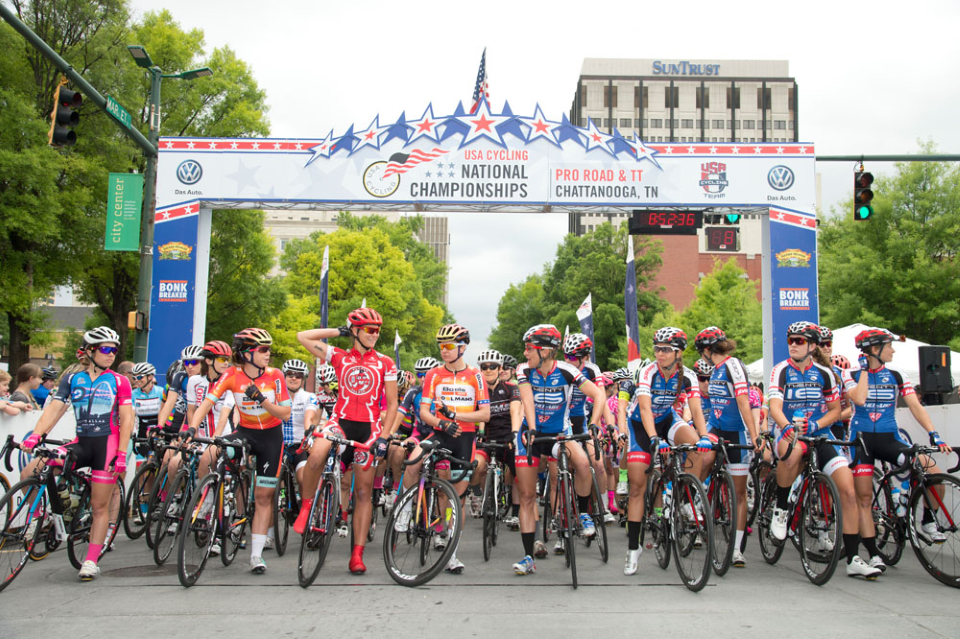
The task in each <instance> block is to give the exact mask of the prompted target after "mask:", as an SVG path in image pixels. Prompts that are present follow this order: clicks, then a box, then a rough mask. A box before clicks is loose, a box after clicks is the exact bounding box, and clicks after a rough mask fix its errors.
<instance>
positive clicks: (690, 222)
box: [628, 209, 703, 235]
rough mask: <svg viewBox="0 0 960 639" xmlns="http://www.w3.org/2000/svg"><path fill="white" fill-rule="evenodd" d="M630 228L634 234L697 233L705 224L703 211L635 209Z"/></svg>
mask: <svg viewBox="0 0 960 639" xmlns="http://www.w3.org/2000/svg"><path fill="white" fill-rule="evenodd" d="M628 226H629V230H630V233H632V234H633V235H696V234H697V229H699V228H700V227H701V226H703V211H658V210H651V209H640V210H635V211H633V216H632V217H631V218H630V222H629V225H628Z"/></svg>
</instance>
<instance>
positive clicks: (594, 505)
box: [587, 466, 610, 563]
mask: <svg viewBox="0 0 960 639" xmlns="http://www.w3.org/2000/svg"><path fill="white" fill-rule="evenodd" d="M590 475H591V477H592V478H593V491H592V493H591V496H592V499H591V500H590V518H591V519H593V527H594V528H595V529H596V531H597V534H596V535H595V538H596V540H597V548H599V549H600V559H601V560H602V561H603V563H607V562H608V561H609V560H610V547H609V546H608V545H607V522H606V521H605V520H604V518H603V516H604V513H605V511H604V507H603V493H601V492H600V483H599V482H598V481H597V474H596V473H595V472H594V470H593V467H592V466H591V468H590ZM590 541H591V540H590V539H587V546H588V547H589V546H590Z"/></svg>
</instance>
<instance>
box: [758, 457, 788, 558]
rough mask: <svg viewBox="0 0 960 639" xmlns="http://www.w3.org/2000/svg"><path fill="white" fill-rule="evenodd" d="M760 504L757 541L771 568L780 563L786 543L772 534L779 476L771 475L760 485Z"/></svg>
mask: <svg viewBox="0 0 960 639" xmlns="http://www.w3.org/2000/svg"><path fill="white" fill-rule="evenodd" d="M758 501H759V503H758V505H757V539H758V540H759V542H760V554H762V555H763V560H764V561H766V562H767V563H768V564H770V565H771V566H772V565H773V564H775V563H777V562H778V561H780V555H782V554H783V548H784V542H782V541H780V540H779V539H777V538H776V537H774V536H773V534H771V532H770V522H771V521H772V520H773V508H774V506H776V505H777V476H776V473H770V474H769V475H767V478H766V479H764V480H763V483H762V484H761V485H760V496H759V500H758Z"/></svg>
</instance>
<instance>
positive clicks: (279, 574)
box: [0, 520, 960, 639]
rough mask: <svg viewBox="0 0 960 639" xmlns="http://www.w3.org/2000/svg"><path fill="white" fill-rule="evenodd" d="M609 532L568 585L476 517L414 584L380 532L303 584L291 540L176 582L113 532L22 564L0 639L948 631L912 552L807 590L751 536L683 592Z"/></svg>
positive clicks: (955, 596)
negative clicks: (91, 564)
mask: <svg viewBox="0 0 960 639" xmlns="http://www.w3.org/2000/svg"><path fill="white" fill-rule="evenodd" d="M609 531H610V545H611V556H610V562H609V563H608V564H603V563H602V562H601V561H600V557H599V552H598V551H597V550H596V549H595V547H591V548H586V547H583V546H581V547H580V548H579V551H578V553H577V558H578V567H579V573H580V588H579V589H578V590H573V588H571V586H570V572H569V570H568V569H566V568H565V567H564V563H563V560H562V558H561V557H555V556H550V557H549V558H547V559H542V560H539V561H538V562H537V569H538V572H537V573H536V574H535V575H530V576H526V577H519V576H516V575H514V574H513V572H512V570H511V569H510V566H511V564H512V563H513V562H514V561H516V560H517V559H519V558H520V554H521V552H522V547H521V544H520V536H519V533H515V532H510V531H507V530H505V529H503V528H501V536H500V543H499V545H498V546H497V547H496V548H494V549H493V557H492V558H491V560H490V561H489V562H484V561H483V556H482V552H481V547H480V530H479V525H478V521H476V520H470V521H468V525H467V527H466V529H465V532H464V536H463V539H462V541H461V545H460V550H459V552H458V555H459V557H460V558H461V559H462V560H463V561H464V563H465V564H466V566H467V568H466V570H465V572H464V573H463V574H461V575H451V574H441V575H440V576H439V577H438V578H437V579H435V580H434V581H433V582H431V583H429V584H428V585H427V586H423V587H420V588H415V589H409V588H404V587H401V586H398V585H396V584H395V583H394V582H393V581H392V580H391V579H390V578H389V576H388V575H387V573H386V570H385V569H384V566H383V559H382V536H381V535H380V534H379V533H378V535H377V539H376V540H375V542H374V543H373V544H371V546H370V548H369V550H368V552H367V554H366V558H365V559H366V562H367V567H368V572H367V574H366V575H364V576H362V577H355V576H353V575H351V574H350V573H349V572H348V571H347V561H348V558H349V548H348V541H347V540H346V539H334V541H333V546H332V547H331V549H330V554H329V556H328V558H327V560H326V563H325V565H324V567H323V570H322V571H321V572H320V575H319V577H318V578H317V583H316V584H315V585H314V586H312V587H311V588H309V589H306V590H305V589H302V588H300V586H299V585H297V576H296V570H297V569H296V562H297V553H298V550H299V540H298V539H295V538H294V537H293V536H292V537H291V543H290V547H289V548H288V549H287V553H286V554H285V555H284V556H283V557H277V556H276V554H275V553H274V552H272V551H267V552H266V553H265V554H264V557H265V559H266V561H267V563H268V566H269V570H268V572H267V573H266V574H265V575H253V574H251V573H250V572H249V569H248V566H247V557H248V551H241V553H242V554H241V555H240V556H238V557H237V561H236V562H235V563H234V564H233V565H232V566H230V567H227V568H225V567H223V566H222V565H221V564H220V563H219V562H218V561H216V560H214V561H211V562H210V563H208V566H207V568H206V570H205V571H204V573H203V575H202V577H201V579H200V582H199V583H198V584H197V585H196V586H194V587H193V588H190V589H184V588H183V587H181V586H180V584H179V582H178V580H177V576H176V563H175V562H174V563H173V564H172V565H171V564H169V563H168V565H166V566H164V567H162V568H157V567H156V566H155V565H154V564H153V560H152V556H151V555H150V554H149V552H148V550H147V547H146V544H145V543H144V542H143V540H142V539H140V540H137V541H131V540H129V539H126V538H125V537H124V536H123V533H122V532H121V533H120V535H119V536H118V537H117V548H116V550H115V551H114V552H112V553H109V554H108V555H106V556H105V557H104V558H103V559H102V560H101V568H102V570H103V573H102V575H101V576H100V578H99V579H97V580H95V581H93V582H89V583H81V582H80V581H79V580H78V579H77V571H76V570H74V568H73V567H72V566H71V565H70V563H69V561H68V559H67V556H66V551H65V550H59V551H57V552H56V553H54V554H52V555H50V556H49V557H48V558H47V559H45V560H43V561H41V562H37V563H34V562H31V563H29V564H28V565H27V566H26V567H25V568H24V571H23V572H22V573H21V574H20V576H19V577H17V579H16V581H15V582H14V583H12V584H11V585H10V586H9V587H8V588H7V589H6V590H4V591H3V592H2V593H0V638H3V639H19V638H21V637H22V638H34V637H54V636H66V637H70V638H71V639H86V638H87V637H90V638H96V639H103V638H110V637H144V638H152V637H171V638H174V637H181V636H190V637H197V638H204V639H205V638H207V637H227V636H229V637H231V638H236V639H243V638H246V637H256V638H258V639H266V638H270V637H308V636H309V637H317V636H323V637H327V636H330V637H337V638H338V639H340V638H345V637H381V636H382V637H386V636H389V637H398V638H403V637H425V638H429V637H444V638H450V637H498V638H504V637H511V636H515V635H518V634H520V633H523V634H525V635H526V634H530V633H536V634H537V635H539V636H544V637H547V636H551V635H553V636H557V635H564V636H566V635H570V633H571V632H573V633H575V634H574V635H572V636H578V637H582V636H586V635H587V633H594V634H596V633H603V634H604V635H610V634H614V635H616V636H636V635H638V634H640V633H644V632H655V633H657V634H660V635H662V636H666V637H675V636H676V637H681V636H682V637H686V636H690V635H701V636H708V637H711V638H714V637H716V638H722V637H761V636H762V637H767V636H776V637H801V636H803V637H816V638H822V637H838V636H842V635H847V636H850V635H856V636H860V637H870V638H871V639H881V638H885V637H896V638H902V637H960V606H958V604H960V590H957V589H954V588H948V587H946V586H943V585H940V584H939V583H938V582H936V581H935V580H933V579H932V578H931V577H929V576H928V575H927V574H926V572H924V570H923V568H922V567H921V566H920V565H919V564H918V563H917V561H916V558H915V557H914V555H913V553H912V550H910V549H907V550H906V551H905V553H904V557H903V559H902V560H901V562H900V564H899V565H897V566H895V567H891V568H889V569H888V570H887V572H886V574H885V575H884V576H883V577H881V578H880V579H879V580H878V581H876V582H869V583H868V582H864V581H862V580H859V579H851V578H848V577H847V576H846V575H845V573H844V572H843V566H842V565H841V566H839V567H838V569H837V572H836V574H835V575H834V578H833V579H832V580H831V581H830V582H829V583H828V584H827V585H825V586H823V587H817V586H814V585H812V584H811V583H810V582H809V581H808V580H807V579H806V577H805V576H804V575H803V573H802V571H801V568H800V562H799V555H798V554H797V553H796V551H795V550H794V549H793V548H792V547H790V548H787V549H786V551H785V552H784V555H783V557H782V558H781V560H780V562H779V563H778V564H777V565H775V566H769V565H767V564H766V563H765V562H764V561H763V558H762V557H761V555H760V552H759V549H758V547H757V544H756V541H755V539H753V538H751V539H750V541H749V543H748V547H747V553H746V556H747V567H746V568H745V569H733V568H731V570H730V572H729V573H728V574H727V575H726V576H725V577H723V578H716V577H715V576H714V577H711V581H710V583H709V584H708V585H707V587H706V588H704V589H703V590H702V591H701V592H699V593H692V592H690V591H688V590H687V589H686V588H684V587H683V586H682V585H681V584H680V580H679V576H678V575H677V571H676V568H675V567H674V564H673V563H671V565H670V566H669V568H668V569H667V570H661V569H660V568H659V566H657V564H656V561H655V560H654V557H653V554H652V553H649V552H648V553H645V554H644V555H643V557H642V558H641V564H640V572H639V573H638V574H637V575H634V576H632V577H626V576H624V574H623V557H624V553H625V550H626V534H625V532H624V530H623V529H621V528H619V527H617V528H611V529H609ZM291 535H292V533H291Z"/></svg>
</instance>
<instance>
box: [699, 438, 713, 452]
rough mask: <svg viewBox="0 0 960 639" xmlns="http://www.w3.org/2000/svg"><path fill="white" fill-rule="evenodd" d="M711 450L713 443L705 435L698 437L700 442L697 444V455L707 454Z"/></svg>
mask: <svg viewBox="0 0 960 639" xmlns="http://www.w3.org/2000/svg"><path fill="white" fill-rule="evenodd" d="M711 450H713V441H711V439H710V438H709V437H707V436H706V435H703V436H701V437H700V441H698V442H697V452H698V453H709V452H710V451H711Z"/></svg>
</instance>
